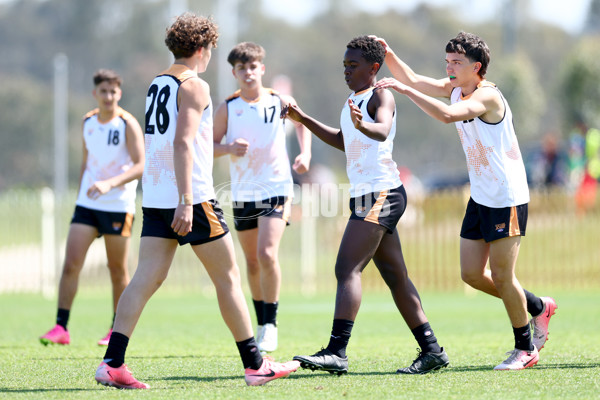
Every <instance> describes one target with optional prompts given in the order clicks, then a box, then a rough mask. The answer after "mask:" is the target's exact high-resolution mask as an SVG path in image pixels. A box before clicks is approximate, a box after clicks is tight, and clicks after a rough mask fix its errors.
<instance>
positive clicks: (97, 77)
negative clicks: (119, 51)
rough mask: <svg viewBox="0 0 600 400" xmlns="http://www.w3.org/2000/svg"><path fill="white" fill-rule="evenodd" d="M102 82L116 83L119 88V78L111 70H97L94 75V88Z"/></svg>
mask: <svg viewBox="0 0 600 400" xmlns="http://www.w3.org/2000/svg"><path fill="white" fill-rule="evenodd" d="M102 82H109V83H116V84H117V86H121V82H122V81H121V77H120V76H119V74H117V73H116V72H115V71H113V70H112V69H99V70H98V71H96V73H95V74H94V86H98V85H99V84H101V83H102Z"/></svg>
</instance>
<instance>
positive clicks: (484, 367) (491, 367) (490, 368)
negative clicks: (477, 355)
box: [439, 363, 600, 373]
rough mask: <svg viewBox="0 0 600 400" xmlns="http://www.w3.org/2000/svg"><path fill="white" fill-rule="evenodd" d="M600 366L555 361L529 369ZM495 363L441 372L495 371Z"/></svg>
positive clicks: (442, 371)
mask: <svg viewBox="0 0 600 400" xmlns="http://www.w3.org/2000/svg"><path fill="white" fill-rule="evenodd" d="M593 368H600V363H589V364H586V363H554V364H542V365H540V364H537V365H536V366H534V367H533V368H529V370H533V371H535V370H536V369H545V370H547V369H593ZM493 370H494V365H466V366H460V367H453V366H451V365H450V366H449V367H448V368H446V369H444V370H441V371H439V372H441V373H450V372H477V371H493Z"/></svg>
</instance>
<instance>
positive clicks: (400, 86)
mask: <svg viewBox="0 0 600 400" xmlns="http://www.w3.org/2000/svg"><path fill="white" fill-rule="evenodd" d="M375 88H376V89H393V90H395V91H397V92H398V93H401V94H405V93H406V90H407V89H408V86H406V85H405V84H404V83H402V82H400V81H398V80H396V79H394V78H382V79H380V80H378V81H377V82H376V83H375Z"/></svg>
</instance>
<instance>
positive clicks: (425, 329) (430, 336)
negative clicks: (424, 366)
mask: <svg viewBox="0 0 600 400" xmlns="http://www.w3.org/2000/svg"><path fill="white" fill-rule="evenodd" d="M411 332H412V334H413V336H414V337H415V339H416V340H417V343H419V347H421V351H422V352H423V353H440V352H441V351H442V348H441V347H440V345H439V344H438V342H437V338H436V337H435V334H434V333H433V329H431V326H430V325H429V322H425V323H424V324H423V325H419V326H417V327H416V328H414V329H411Z"/></svg>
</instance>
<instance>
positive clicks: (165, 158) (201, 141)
mask: <svg viewBox="0 0 600 400" xmlns="http://www.w3.org/2000/svg"><path fill="white" fill-rule="evenodd" d="M197 77H198V75H197V74H196V73H194V72H193V71H191V70H190V69H188V68H187V67H185V66H182V65H172V66H171V67H170V68H169V69H168V70H167V71H165V72H163V73H162V74H160V75H158V76H157V77H156V78H154V80H153V81H152V84H151V85H150V88H149V89H148V94H147V97H146V124H145V125H146V127H145V131H144V132H145V135H144V137H145V142H146V143H145V146H146V165H145V168H144V175H143V178H142V189H143V197H142V206H143V207H150V208H163V209H173V208H177V205H178V204H179V202H180V199H179V191H178V189H177V180H176V179H175V164H174V163H173V140H174V139H175V127H176V125H177V116H178V114H179V107H178V105H177V94H178V92H179V86H180V85H181V84H182V83H183V82H184V81H185V80H187V79H190V78H197ZM212 111H213V110H212V102H211V103H209V105H208V107H206V109H204V110H203V111H202V119H201V121H200V126H199V127H198V132H197V133H196V138H195V139H194V143H193V147H192V151H193V167H192V193H193V196H194V204H198V203H201V202H204V201H207V200H210V199H213V198H215V193H214V189H213V180H212V168H213V131H212V128H213V119H212Z"/></svg>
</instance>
